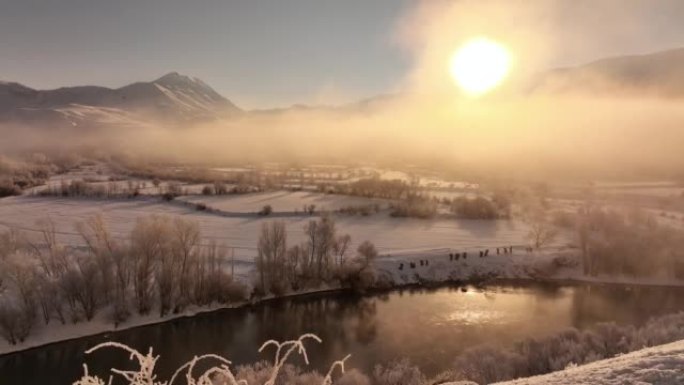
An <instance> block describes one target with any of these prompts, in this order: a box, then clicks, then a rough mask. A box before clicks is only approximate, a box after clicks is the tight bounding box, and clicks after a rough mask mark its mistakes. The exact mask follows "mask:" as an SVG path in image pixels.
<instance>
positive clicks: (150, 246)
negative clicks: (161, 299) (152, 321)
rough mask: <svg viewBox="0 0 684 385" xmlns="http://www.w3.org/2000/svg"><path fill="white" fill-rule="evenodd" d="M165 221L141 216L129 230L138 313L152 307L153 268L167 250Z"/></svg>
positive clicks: (134, 292) (134, 293) (166, 226)
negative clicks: (131, 229) (130, 230)
mask: <svg viewBox="0 0 684 385" xmlns="http://www.w3.org/2000/svg"><path fill="white" fill-rule="evenodd" d="M167 223H168V222H167V221H166V220H164V219H162V218H160V217H149V218H142V219H138V221H137V222H136V224H135V226H134V228H133V231H132V232H131V253H132V254H133V261H132V267H133V295H134V298H135V301H136V305H137V309H138V312H139V313H140V314H147V313H148V312H149V311H150V309H151V307H152V299H153V295H154V274H155V270H156V268H157V264H158V263H160V260H161V259H162V257H163V256H164V254H165V253H167V252H168V250H167V236H168V224H167ZM164 283H165V282H164Z"/></svg>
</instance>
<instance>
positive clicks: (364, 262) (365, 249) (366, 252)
mask: <svg viewBox="0 0 684 385" xmlns="http://www.w3.org/2000/svg"><path fill="white" fill-rule="evenodd" d="M356 251H357V252H358V253H359V256H360V257H361V258H359V260H360V262H361V270H363V269H366V268H368V267H370V265H371V264H372V263H373V261H374V260H375V258H377V256H378V250H377V249H376V248H375V245H374V244H373V243H371V242H370V241H363V243H361V244H360V245H359V247H358V248H357V249H356Z"/></svg>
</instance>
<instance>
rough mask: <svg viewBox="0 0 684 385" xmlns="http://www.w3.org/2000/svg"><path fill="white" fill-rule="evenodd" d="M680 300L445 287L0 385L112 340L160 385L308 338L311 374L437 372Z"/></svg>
mask: <svg viewBox="0 0 684 385" xmlns="http://www.w3.org/2000/svg"><path fill="white" fill-rule="evenodd" d="M682 293H684V291H682V290H681V289H665V288H625V287H608V286H603V287H602V286H576V287H567V286H558V285H522V286H521V285H500V286H488V287H485V288H474V287H469V288H467V290H466V291H465V292H463V291H461V288H458V287H446V288H439V289H430V290H425V289H407V290H402V291H396V292H392V293H389V294H382V295H374V296H368V297H358V296H351V295H337V296H323V297H321V296H309V297H300V298H292V299H281V300H274V301H270V302H268V303H266V304H264V305H262V306H255V307H251V308H244V309H237V310H235V309H234V310H225V311H219V312H215V313H212V314H204V315H200V316H197V317H194V318H188V319H182V320H176V321H173V322H169V323H165V324H160V325H153V326H149V327H142V328H137V329H132V330H127V331H121V332H117V333H111V334H110V335H107V336H98V337H90V338H84V339H80V340H75V341H68V342H64V343H59V344H55V345H50V346H47V347H43V348H39V349H35V350H31V351H27V352H23V353H18V354H13V355H8V356H4V357H0V378H1V379H2V383H3V384H5V383H7V384H25V385H33V384H36V385H37V384H41V385H42V384H46V383H50V384H57V385H60V384H70V383H71V382H72V381H73V380H74V379H76V378H77V377H78V376H79V375H80V373H81V363H82V362H83V361H84V358H85V357H84V356H83V352H84V351H85V350H86V349H88V348H89V347H91V346H93V345H95V344H97V343H100V342H102V341H106V340H115V341H118V342H123V343H126V344H128V345H131V346H133V347H135V348H137V349H139V350H141V351H147V348H148V347H149V346H154V349H155V352H157V353H160V354H161V359H160V361H159V363H158V368H159V370H160V375H161V378H167V377H168V376H169V375H170V374H171V373H172V372H173V370H175V368H176V367H177V366H178V365H180V364H181V363H183V362H185V361H187V360H189V359H191V358H192V357H193V356H194V355H197V354H202V353H207V352H213V353H217V354H220V355H223V356H226V357H228V358H230V359H231V360H232V361H233V362H234V363H235V364H238V365H239V364H243V363H249V362H255V361H257V360H260V359H264V358H270V354H271V352H269V355H268V356H262V355H259V354H258V352H257V349H258V347H259V346H260V344H261V343H262V342H264V341H266V340H268V339H276V340H284V339H291V338H294V337H297V336H299V335H300V334H302V333H305V332H313V333H316V334H318V335H319V336H320V337H321V338H322V339H323V341H324V343H323V344H320V345H319V344H316V343H312V344H310V345H309V346H310V355H309V357H310V359H311V364H312V367H313V368H319V369H323V368H327V367H328V365H329V364H330V362H332V361H334V360H335V359H339V358H341V357H344V356H345V355H346V354H348V353H351V354H352V358H351V359H350V361H349V365H350V366H351V367H356V368H360V369H362V370H365V371H372V368H373V366H374V365H375V364H376V363H382V362H387V361H391V360H393V359H398V358H402V357H408V358H410V359H411V360H412V361H413V362H414V363H416V364H418V365H420V366H421V367H422V368H423V369H424V370H425V371H427V372H429V373H434V372H436V371H438V370H440V369H443V368H446V367H447V366H448V365H449V364H450V363H451V362H452V361H453V358H454V357H455V356H456V355H458V354H459V352H461V351H463V350H464V349H466V348H468V347H472V346H476V345H479V344H483V343H492V344H504V345H506V344H511V343H513V342H514V341H517V340H520V339H523V338H526V337H530V336H540V335H547V334H551V333H555V332H557V331H559V330H561V329H564V328H566V327H569V326H575V327H579V328H585V327H588V326H590V325H592V324H594V323H596V322H602V321H617V322H619V323H631V324H639V323H642V322H644V321H645V320H646V319H647V318H648V317H649V316H650V315H656V314H663V313H667V312H672V311H677V310H680V309H684V296H682ZM87 362H88V364H89V366H90V367H91V370H92V371H94V372H96V373H106V371H107V369H108V368H111V367H117V368H131V367H132V365H131V363H130V361H129V360H128V356H127V355H126V354H124V353H122V352H115V351H108V350H105V351H99V352H95V353H94V354H92V355H90V356H89V357H87ZM300 363H301V362H300ZM54 373H59V376H58V378H55V376H54V375H52V374H54Z"/></svg>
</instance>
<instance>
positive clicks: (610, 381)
mask: <svg viewBox="0 0 684 385" xmlns="http://www.w3.org/2000/svg"><path fill="white" fill-rule="evenodd" d="M499 384H500V385H504V384H505V385H546V384H555V385H579V384H587V385H588V384H591V385H628V384H630V385H632V384H633V385H637V384H639V385H645V384H652V385H676V384H684V340H683V341H677V342H673V343H670V344H667V345H661V346H656V347H652V348H648V349H642V350H638V351H636V352H632V353H629V354H625V355H623V356H619V357H615V358H611V359H607V360H601V361H596V362H592V363H590V364H587V365H582V366H577V367H573V368H568V369H565V370H562V371H559V372H555V373H551V374H546V375H543V376H537V377H529V378H523V379H519V380H515V381H507V382H502V383H499Z"/></svg>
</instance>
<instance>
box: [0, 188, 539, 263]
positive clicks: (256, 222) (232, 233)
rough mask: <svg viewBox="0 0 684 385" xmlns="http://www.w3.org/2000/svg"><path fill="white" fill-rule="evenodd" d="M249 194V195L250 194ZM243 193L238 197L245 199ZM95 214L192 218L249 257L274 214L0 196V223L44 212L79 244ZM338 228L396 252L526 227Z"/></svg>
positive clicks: (22, 224) (502, 236)
mask: <svg viewBox="0 0 684 385" xmlns="http://www.w3.org/2000/svg"><path fill="white" fill-rule="evenodd" d="M250 196H254V195H250ZM248 197H249V196H247V195H246V196H244V197H239V199H241V200H247V199H249V198H248ZM338 197H339V198H341V199H343V200H346V199H348V198H346V197H340V196H335V195H333V196H330V198H331V199H334V198H338ZM97 214H100V215H102V216H103V218H104V219H105V221H106V222H107V224H108V225H109V228H110V230H111V231H112V233H113V234H114V236H116V237H121V238H123V237H126V236H128V235H129V234H130V231H131V229H132V228H133V226H134V225H135V221H136V219H137V218H140V217H144V216H147V215H169V216H175V215H177V216H181V217H183V218H185V219H191V220H194V221H197V222H198V223H199V225H200V229H201V231H202V235H203V237H204V238H205V239H206V240H215V241H217V242H218V243H219V244H224V245H226V246H229V247H234V248H235V255H236V257H239V258H242V259H250V260H251V258H253V257H254V256H255V254H256V243H257V238H258V235H259V230H260V227H261V225H262V224H263V223H265V222H268V221H272V220H274V218H268V217H260V216H257V215H251V214H250V215H244V214H239V215H234V216H231V215H216V214H212V213H206V212H201V211H197V210H194V209H192V208H191V207H186V206H182V205H178V204H174V203H167V202H163V201H161V200H160V199H157V198H137V199H130V200H129V199H120V200H99V199H81V198H52V197H48V198H41V197H28V196H18V197H10V198H4V199H0V227H5V228H9V227H14V228H17V229H19V230H25V231H27V232H29V233H34V232H35V231H36V230H37V229H38V226H37V222H38V221H39V220H41V219H46V218H50V219H51V220H52V221H54V223H55V225H56V228H57V229H58V235H59V237H60V241H62V242H64V243H68V244H80V242H81V239H80V236H79V235H78V233H77V232H76V231H75V225H76V223H78V222H82V221H84V220H86V219H88V218H89V217H92V216H94V215H97ZM277 219H278V220H283V221H285V222H286V224H287V231H288V244H290V245H292V244H296V243H298V242H300V241H302V240H303V239H304V232H303V228H304V225H305V224H306V223H307V221H309V220H310V219H311V218H310V217H308V216H291V217H283V218H277ZM335 219H336V225H337V230H338V233H340V234H344V233H348V234H350V235H351V237H352V242H353V245H352V246H354V245H355V244H358V243H360V242H363V241H364V240H370V241H372V242H373V243H374V244H375V245H376V246H377V248H378V249H379V251H380V252H381V253H385V254H386V253H398V252H407V251H417V250H426V249H427V250H430V249H440V248H441V249H444V248H455V249H458V248H461V249H467V248H478V247H497V246H505V245H506V246H508V245H520V244H523V243H525V236H526V234H527V227H526V226H525V225H524V224H523V223H520V222H517V221H506V220H501V221H488V220H455V219H446V218H437V219H432V220H423V219H412V218H391V217H389V216H388V215H386V214H379V215H373V216H370V217H359V216H356V217H349V216H342V215H340V216H336V217H335Z"/></svg>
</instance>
